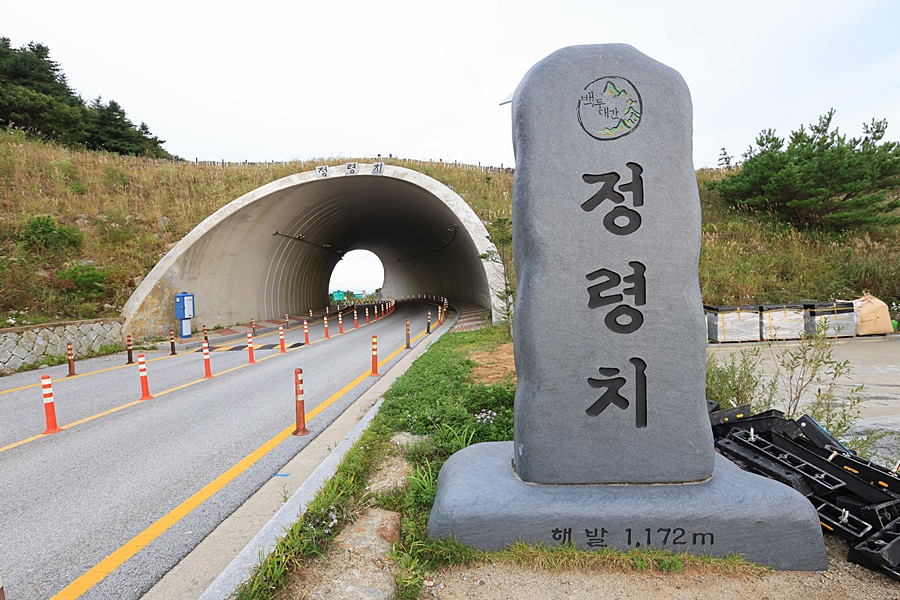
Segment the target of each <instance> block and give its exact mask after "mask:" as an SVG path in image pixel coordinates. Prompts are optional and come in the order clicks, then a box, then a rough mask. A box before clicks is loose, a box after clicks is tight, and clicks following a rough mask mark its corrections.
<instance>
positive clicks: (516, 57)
mask: <svg viewBox="0 0 900 600" xmlns="http://www.w3.org/2000/svg"><path fill="white" fill-rule="evenodd" d="M5 4H6V5H5V6H4V7H3V10H2V20H0V23H2V25H0V36H6V37H9V38H10V39H11V40H12V44H13V46H14V47H19V46H21V45H23V44H25V43H27V42H29V41H31V40H35V41H39V42H42V43H44V44H46V45H47V46H49V47H50V51H51V57H52V58H53V59H54V60H56V61H58V62H59V63H61V65H62V67H63V69H64V71H65V73H66V75H67V76H68V79H69V83H70V84H71V85H72V87H73V88H74V89H75V90H76V91H77V92H78V93H80V94H81V95H82V97H84V98H85V99H86V100H90V99H92V98H94V97H96V96H98V95H102V96H103V98H104V99H105V100H110V99H113V100H116V101H118V102H119V103H120V104H122V106H123V107H124V108H125V110H126V111H128V114H129V117H130V118H131V119H132V120H133V121H134V122H135V123H140V122H141V121H145V122H146V123H147V124H148V125H149V127H150V130H151V131H152V132H153V133H154V134H156V135H158V136H159V137H161V138H162V139H164V140H167V142H166V144H165V148H166V149H167V150H169V151H170V152H172V153H174V154H177V155H179V156H181V157H183V158H187V159H194V158H200V159H201V160H217V159H226V160H234V161H242V160H251V161H262V160H290V159H309V158H315V157H332V156H341V157H343V156H376V155H377V154H379V153H380V154H383V155H387V154H388V153H391V154H393V155H394V156H401V157H405V158H421V159H435V160H437V159H439V158H442V159H444V160H450V161H453V160H459V161H464V162H469V163H478V162H481V163H482V164H491V165H495V166H499V164H500V163H503V164H504V165H506V166H509V165H510V164H512V163H513V152H512V144H511V141H510V137H511V131H510V114H509V107H508V106H502V107H501V106H498V104H499V102H500V101H501V100H502V99H503V98H505V97H506V96H507V95H508V94H509V93H510V92H512V91H513V90H514V89H515V87H516V85H517V84H518V83H519V81H520V80H521V78H522V76H523V75H524V74H525V72H526V71H527V70H528V68H530V67H531V66H532V65H533V64H534V63H536V62H537V61H539V60H541V59H542V58H544V57H545V56H547V55H548V54H550V53H551V52H553V51H555V50H557V49H559V48H562V47H564V46H569V45H575V44H593V43H608V42H625V43H629V44H631V45H633V46H635V47H636V48H637V49H638V50H641V51H642V52H644V53H645V54H647V55H649V56H650V57H652V58H654V59H656V60H659V61H661V62H663V63H665V64H667V65H669V66H671V67H673V68H675V69H677V70H678V71H680V72H681V74H682V76H683V77H684V78H685V80H686V81H687V83H688V86H689V87H690V88H691V92H692V96H693V101H694V146H695V149H694V163H695V166H697V167H702V166H714V165H715V164H716V162H717V160H718V156H719V151H720V148H722V147H725V148H727V149H728V152H729V153H730V154H732V155H734V156H736V157H739V156H740V154H741V153H742V152H743V151H744V150H746V148H747V147H748V146H749V145H750V144H751V143H752V142H753V141H754V139H755V138H756V135H757V134H758V133H759V132H760V131H761V130H763V129H766V128H769V127H771V128H775V129H776V130H777V132H778V133H779V134H780V135H781V136H783V137H784V136H786V135H787V134H788V133H789V132H790V131H791V130H792V129H796V128H797V127H798V126H799V125H801V124H808V123H811V122H815V121H816V119H817V118H818V116H819V115H821V114H823V113H825V112H826V111H827V110H828V109H829V108H832V107H834V108H835V109H837V115H836V123H837V124H838V125H839V126H840V128H841V130H842V131H843V132H844V133H847V134H851V135H859V134H860V133H861V125H862V123H863V122H868V121H869V120H870V119H872V118H873V117H875V118H887V119H888V120H889V122H890V123H891V126H890V127H889V128H888V134H887V137H888V138H889V139H892V140H898V139H900V33H898V32H900V2H897V1H895V0H854V1H853V2H847V1H846V0H842V1H832V0H815V1H805V0H779V1H777V2H776V1H769V0H755V1H754V2H752V3H751V2H740V3H737V2H722V1H718V2H711V1H699V0H694V1H690V0H685V1H679V2H663V1H650V0H631V1H630V2H625V3H617V2H599V1H596V0H588V1H576V0H555V1H553V2H551V1H550V0H543V1H541V2H533V1H527V0H525V1H523V0H517V1H515V2H492V1H491V0H479V1H475V2H473V1H470V0H458V1H454V2H441V3H435V2H424V1H422V0H418V1H404V2H391V1H388V0H384V1H381V2H373V1H369V2H359V1H357V0H342V1H340V2H334V3H327V2H308V1H306V2H304V1H302V0H300V1H297V0H295V1H293V2H251V3H247V2H243V3H239V4H231V6H232V7H229V4H226V3H224V2H190V1H184V0H182V1H180V2H171V1H170V0H161V1H156V2H151V3H140V2H138V3H133V2H121V1H117V2H109V1H102V0H101V1H94V2H89V3H82V2H71V1H70V0H66V1H65V2H62V1H60V0H44V1H41V2H7V3H5Z"/></svg>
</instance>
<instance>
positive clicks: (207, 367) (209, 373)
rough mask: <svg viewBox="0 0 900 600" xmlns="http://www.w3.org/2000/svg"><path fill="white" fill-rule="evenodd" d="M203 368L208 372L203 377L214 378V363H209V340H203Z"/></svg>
mask: <svg viewBox="0 0 900 600" xmlns="http://www.w3.org/2000/svg"><path fill="white" fill-rule="evenodd" d="M203 369H204V370H205V371H206V374H205V375H204V376H203V379H212V376H213V374H212V365H210V364H209V342H207V341H206V340H203Z"/></svg>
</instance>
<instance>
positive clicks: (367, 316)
mask: <svg viewBox="0 0 900 600" xmlns="http://www.w3.org/2000/svg"><path fill="white" fill-rule="evenodd" d="M368 324H369V307H368V306H367V307H366V325H368Z"/></svg>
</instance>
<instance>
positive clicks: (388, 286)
mask: <svg viewBox="0 0 900 600" xmlns="http://www.w3.org/2000/svg"><path fill="white" fill-rule="evenodd" d="M350 171H351V169H348V168H345V167H344V166H338V167H330V168H329V169H328V171H327V175H326V174H323V173H322V172H319V171H318V169H317V171H308V172H305V173H298V174H296V175H290V176H288V177H284V178H282V179H279V180H277V181H273V182H272V183H269V184H266V185H264V186H262V187H260V188H257V189H256V190H253V191H251V192H249V193H247V194H245V195H243V196H241V197H240V198H237V199H236V200H234V201H232V202H230V203H229V204H227V205H225V206H223V207H222V208H221V209H219V210H218V211H216V212H215V213H213V214H212V215H210V216H209V217H207V218H206V219H205V220H204V221H203V222H202V223H200V224H199V225H198V226H197V227H195V228H194V229H193V230H192V231H191V232H190V233H189V234H188V235H186V236H185V237H184V238H183V239H182V240H181V241H180V242H178V243H177V244H176V245H175V246H174V247H173V248H172V249H171V250H170V251H169V252H168V253H167V254H166V255H165V256H164V257H163V258H162V260H160V261H159V263H157V265H156V266H155V267H154V268H153V269H152V270H151V271H150V273H149V274H148V275H147V277H146V278H145V279H144V281H143V282H141V284H140V285H139V286H138V288H137V289H136V290H135V292H134V293H133V294H132V296H131V298H129V300H128V302H127V303H126V304H125V307H124V308H123V310H122V313H123V316H124V317H125V327H124V328H125V331H126V332H128V333H131V334H132V335H134V336H136V337H154V336H158V335H162V334H164V333H166V332H168V330H169V329H171V328H172V327H173V325H174V324H175V321H174V310H173V298H174V295H175V294H176V293H178V292H181V291H186V292H190V293H193V294H195V304H196V313H197V317H196V319H195V323H194V324H195V325H196V326H200V325H206V326H207V327H215V326H217V325H221V326H226V327H227V326H229V325H233V324H236V323H245V322H249V321H250V319H257V320H265V319H281V318H283V317H284V315H285V314H291V315H300V314H304V313H307V312H308V311H309V310H310V309H317V308H321V307H323V306H325V305H326V303H327V297H328V292H329V290H328V282H329V278H330V276H331V273H332V271H333V270H334V267H335V265H337V263H338V261H340V259H341V257H342V256H343V255H344V254H345V253H346V252H349V251H351V250H356V249H366V250H370V251H371V252H374V253H375V254H376V255H377V256H378V258H379V259H380V260H381V262H382V264H383V265H384V285H383V286H382V294H383V296H385V297H393V298H404V297H410V296H416V295H438V296H444V297H447V298H450V299H455V300H460V301H465V302H472V303H474V304H479V305H481V306H484V307H485V308H490V309H492V311H493V315H494V316H495V318H496V316H497V315H499V314H501V312H502V311H501V308H500V307H501V304H500V300H499V298H498V295H497V292H498V291H499V290H502V289H503V271H502V266H501V265H499V264H497V263H496V262H492V261H487V260H483V259H481V258H479V256H480V255H484V254H487V253H490V252H491V251H492V250H494V247H493V245H492V244H491V243H490V242H489V241H488V239H487V235H488V234H487V230H486V229H485V227H484V225H483V224H482V223H481V221H480V220H479V219H478V217H477V216H476V215H475V212H474V211H473V210H472V209H471V207H469V205H468V204H466V203H465V201H464V200H463V199H462V198H460V197H459V195H458V194H456V193H455V192H454V191H453V190H451V189H450V188H448V187H447V186H445V185H443V184H441V183H440V182H438V181H436V180H434V179H432V178H431V177H428V176H427V175H424V174H423V173H419V172H418V171H413V170H411V169H406V168H403V167H396V166H391V165H383V166H382V165H379V168H376V166H375V165H371V164H361V163H360V164H358V167H357V169H356V171H355V173H351V172H350ZM379 172H380V173H379Z"/></svg>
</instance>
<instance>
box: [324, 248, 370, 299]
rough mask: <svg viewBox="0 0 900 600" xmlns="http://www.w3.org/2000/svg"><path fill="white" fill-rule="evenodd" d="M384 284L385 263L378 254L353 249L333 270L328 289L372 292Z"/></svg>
mask: <svg viewBox="0 0 900 600" xmlns="http://www.w3.org/2000/svg"><path fill="white" fill-rule="evenodd" d="M383 285H384V265H382V264H381V260H380V259H379V258H378V256H377V255H375V253H374V252H370V251H369V250H351V251H350V252H347V253H346V254H344V257H343V258H342V259H341V260H340V261H339V262H338V264H337V266H336V267H335V268H334V271H332V272H331V279H330V280H329V282H328V290H329V291H332V292H334V291H341V292H347V291H350V292H356V293H360V292H366V293H368V294H371V293H372V292H374V291H375V290H377V289H379V288H381V287H382V286H383Z"/></svg>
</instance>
